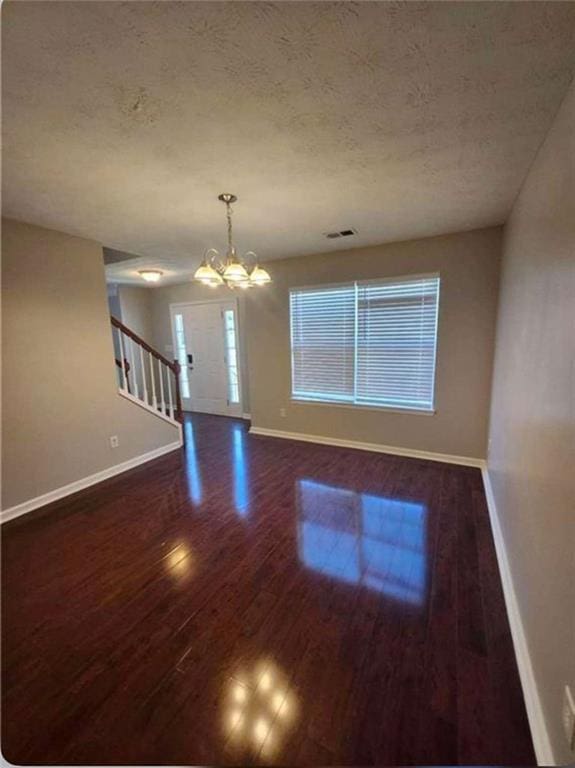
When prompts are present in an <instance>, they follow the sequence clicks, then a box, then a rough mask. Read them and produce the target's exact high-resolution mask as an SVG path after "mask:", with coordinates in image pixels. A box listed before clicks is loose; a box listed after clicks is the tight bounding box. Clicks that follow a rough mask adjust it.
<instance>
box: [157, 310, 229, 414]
mask: <svg viewBox="0 0 575 768" xmlns="http://www.w3.org/2000/svg"><path fill="white" fill-rule="evenodd" d="M200 304H233V305H234V310H235V317H236V349H237V351H238V389H239V394H240V402H239V404H238V407H239V410H240V416H232V417H231V418H243V413H244V387H243V375H242V372H243V359H242V347H241V344H240V306H239V301H238V297H237V296H231V297H230V298H229V299H195V300H193V301H176V302H174V303H172V304H170V333H171V336H172V348H173V350H174V359H177V344H176V334H175V331H174V314H177V311H178V309H185V308H186V307H197V306H198V305H200ZM222 321H223V318H222ZM222 333H223V334H224V350H226V375H228V356H227V349H226V343H225V327H224V325H223V322H222ZM226 387H229V382H226ZM190 394H191V393H190ZM187 413H193V411H187Z"/></svg>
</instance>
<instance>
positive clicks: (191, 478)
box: [184, 419, 202, 506]
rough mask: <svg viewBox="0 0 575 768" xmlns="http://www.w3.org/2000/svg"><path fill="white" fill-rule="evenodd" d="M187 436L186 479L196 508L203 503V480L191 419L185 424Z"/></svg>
mask: <svg viewBox="0 0 575 768" xmlns="http://www.w3.org/2000/svg"><path fill="white" fill-rule="evenodd" d="M184 430H185V436H186V479H187V482H188V495H189V497H190V501H191V502H192V504H194V505H195V506H199V505H200V504H201V503H202V479H201V477H200V467H199V464H198V455H197V451H196V441H195V437H194V428H193V425H192V420H191V419H186V421H185V424H184Z"/></svg>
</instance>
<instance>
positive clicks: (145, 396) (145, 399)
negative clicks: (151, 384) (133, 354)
mask: <svg viewBox="0 0 575 768" xmlns="http://www.w3.org/2000/svg"><path fill="white" fill-rule="evenodd" d="M140 370H141V371H142V387H143V388H144V395H143V397H144V401H145V403H146V405H149V403H148V383H147V382H146V369H145V368H144V348H143V347H142V346H140Z"/></svg>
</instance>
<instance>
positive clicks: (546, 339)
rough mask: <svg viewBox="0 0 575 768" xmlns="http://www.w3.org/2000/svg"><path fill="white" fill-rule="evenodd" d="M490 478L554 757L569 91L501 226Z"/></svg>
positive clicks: (564, 463)
mask: <svg viewBox="0 0 575 768" xmlns="http://www.w3.org/2000/svg"><path fill="white" fill-rule="evenodd" d="M503 253H504V256H503V270H502V281H501V296H500V302H499V321H498V328H497V344H496V359H495V370H494V379H493V400H492V407H491V425H490V433H489V435H490V438H489V442H490V449H489V458H488V464H489V474H490V478H491V482H492V486H493V491H494V496H495V502H496V506H497V510H498V515H499V519H500V522H501V528H502V532H503V538H504V540H505V544H506V549H507V553H508V558H509V563H510V568H511V572H512V578H513V582H514V586H515V591H516V593H517V599H518V602H519V609H520V613H521V617H522V620H523V624H524V629H525V632H526V635H527V643H528V646H529V652H530V655H531V661H532V664H533V667H534V672H535V677H536V682H537V686H538V689H539V694H540V698H541V700H542V704H543V708H544V712H545V717H546V721H547V727H548V731H549V734H550V736H551V741H552V745H553V749H554V752H555V758H556V760H557V761H558V762H560V763H567V762H572V761H573V758H574V756H573V753H572V752H569V750H568V749H567V746H566V741H565V737H564V735H563V732H562V725H561V698H562V694H563V686H564V685H565V684H567V683H569V684H570V685H571V688H572V690H573V692H574V693H575V87H574V86H572V87H571V90H570V91H569V93H568V96H567V98H566V100H565V102H564V103H563V106H562V109H561V111H560V113H559V115H558V117H557V119H556V121H555V123H554V125H553V127H552V129H551V131H550V133H549V135H548V137H547V139H546V142H545V144H544V145H543V147H542V149H541V150H540V152H539V155H538V156H537V159H536V161H535V163H534V165H533V167H532V168H531V171H530V173H529V175H528V177H527V180H526V182H525V184H524V186H523V189H522V191H521V194H520V196H519V198H518V200H517V201H516V204H515V206H514V209H513V212H512V215H511V217H510V219H509V221H508V223H507V225H506V227H505V238H504V250H503Z"/></svg>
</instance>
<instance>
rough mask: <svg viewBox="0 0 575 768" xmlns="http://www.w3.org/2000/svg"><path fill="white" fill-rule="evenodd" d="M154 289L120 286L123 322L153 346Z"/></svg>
mask: <svg viewBox="0 0 575 768" xmlns="http://www.w3.org/2000/svg"><path fill="white" fill-rule="evenodd" d="M153 293H154V289H153V288H139V287H138V286H133V285H119V286H118V299H119V302H120V312H121V315H122V316H121V318H120V319H121V321H122V322H123V323H124V325H127V326H128V328H130V329H131V330H132V331H134V333H137V334H138V336H141V338H142V339H144V341H147V342H148V344H152V345H153V340H154V331H153V323H152V295H153Z"/></svg>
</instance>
